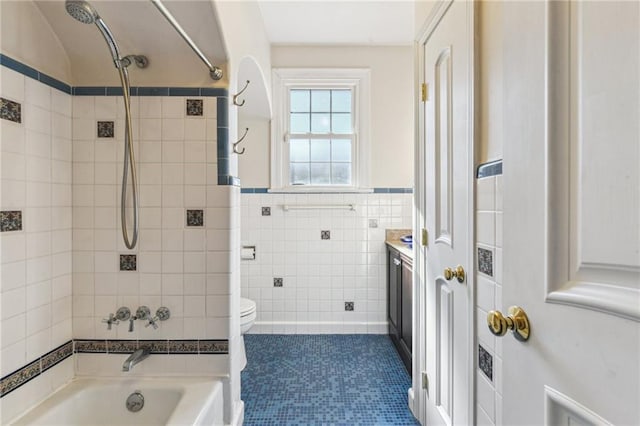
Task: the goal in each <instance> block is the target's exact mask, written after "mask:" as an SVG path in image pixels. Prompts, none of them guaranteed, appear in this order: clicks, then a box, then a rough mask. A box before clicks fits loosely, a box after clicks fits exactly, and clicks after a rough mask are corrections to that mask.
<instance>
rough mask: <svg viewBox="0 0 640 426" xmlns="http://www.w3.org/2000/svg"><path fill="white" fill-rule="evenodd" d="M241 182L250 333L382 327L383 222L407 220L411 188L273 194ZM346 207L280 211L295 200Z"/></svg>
mask: <svg viewBox="0 0 640 426" xmlns="http://www.w3.org/2000/svg"><path fill="white" fill-rule="evenodd" d="M247 191H251V190H243V194H242V196H241V199H242V235H241V240H242V244H243V245H250V246H256V259H255V260H242V261H241V280H242V295H243V297H248V298H250V299H252V300H254V301H255V302H256V305H257V318H256V323H255V325H254V327H253V328H252V330H251V331H250V333H292V334H295V333H300V334H303V333H380V334H386V333H387V315H386V312H387V305H386V300H387V294H386V267H387V266H386V255H385V244H384V239H385V229H386V228H411V223H412V222H411V218H412V199H413V195H412V194H411V193H409V191H410V190H406V191H407V193H371V194H274V193H250V192H247ZM315 204H319V205H342V206H347V205H349V204H353V205H354V206H355V211H350V210H348V209H330V210H321V209H311V210H293V209H291V210H289V211H285V210H284V209H283V205H289V206H291V207H292V208H293V207H295V206H299V205H315Z"/></svg>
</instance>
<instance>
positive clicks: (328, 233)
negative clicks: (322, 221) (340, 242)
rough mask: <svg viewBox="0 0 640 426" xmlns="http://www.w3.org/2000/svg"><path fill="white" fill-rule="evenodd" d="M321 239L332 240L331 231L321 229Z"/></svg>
mask: <svg viewBox="0 0 640 426" xmlns="http://www.w3.org/2000/svg"><path fill="white" fill-rule="evenodd" d="M320 239H322V240H330V239H331V231H320Z"/></svg>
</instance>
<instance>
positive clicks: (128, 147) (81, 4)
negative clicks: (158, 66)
mask: <svg viewBox="0 0 640 426" xmlns="http://www.w3.org/2000/svg"><path fill="white" fill-rule="evenodd" d="M65 8H66V9H67V12H68V13H69V15H71V16H72V17H73V18H74V19H76V20H77V21H79V22H82V23H83V24H95V25H96V27H98V30H99V31H100V33H101V34H102V36H103V37H104V40H105V41H106V42H107V46H108V47H109V51H110V52H111V57H112V58H113V63H114V65H115V67H116V69H117V70H118V74H119V76H120V82H121V83H122V95H123V96H122V97H123V101H124V109H125V113H126V122H125V134H124V168H123V172H122V191H121V197H120V217H121V225H122V237H123V238H124V243H125V245H126V246H127V248H129V249H133V248H134V247H135V246H136V243H137V241H138V229H139V226H138V179H137V175H136V163H135V157H134V153H133V132H132V128H131V100H130V97H129V96H130V95H129V91H130V85H129V73H128V71H127V67H128V66H129V65H130V64H131V63H132V62H133V63H135V64H136V65H137V66H138V67H139V68H145V67H146V66H147V65H148V64H149V61H148V59H147V58H146V57H144V56H142V55H129V56H125V57H121V56H120V51H119V49H118V45H117V44H116V41H115V39H114V37H113V34H111V31H110V30H109V27H108V26H107V24H106V23H105V22H104V21H103V20H102V18H101V17H100V15H98V12H97V11H96V10H95V9H94V8H93V6H91V5H90V4H89V3H87V2H86V1H83V0H66V1H65ZM129 172H131V194H132V196H133V197H132V198H133V235H132V238H131V239H130V238H129V233H128V230H127V215H126V201H127V188H128V186H129V185H128V180H129V179H128V176H129Z"/></svg>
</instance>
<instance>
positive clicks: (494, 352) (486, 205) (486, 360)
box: [475, 161, 504, 425]
mask: <svg viewBox="0 0 640 426" xmlns="http://www.w3.org/2000/svg"><path fill="white" fill-rule="evenodd" d="M476 232H477V234H476V242H477V245H476V260H477V266H478V268H477V270H478V273H477V276H476V283H477V284H476V285H477V289H476V295H477V299H476V315H477V319H476V320H477V323H476V324H477V336H478V347H477V349H476V353H475V356H476V360H477V366H478V368H477V370H476V384H477V385H476V386H477V389H476V390H477V401H476V402H477V403H476V419H477V423H478V424H479V425H502V417H501V415H502V341H501V340H500V339H499V338H496V337H495V336H494V335H493V334H491V333H490V332H489V329H488V328H487V312H488V311H490V310H493V309H497V310H502V309H504V307H503V306H502V258H503V257H502V161H498V162H494V163H490V164H487V165H483V166H481V167H480V168H479V171H478V179H477V180H476Z"/></svg>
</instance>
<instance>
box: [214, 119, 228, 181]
mask: <svg viewBox="0 0 640 426" xmlns="http://www.w3.org/2000/svg"><path fill="white" fill-rule="evenodd" d="M217 148H218V174H221V175H226V174H228V172H229V169H226V170H223V169H220V159H222V158H229V155H230V151H231V150H230V147H229V129H228V128H226V127H218V147H217Z"/></svg>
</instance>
